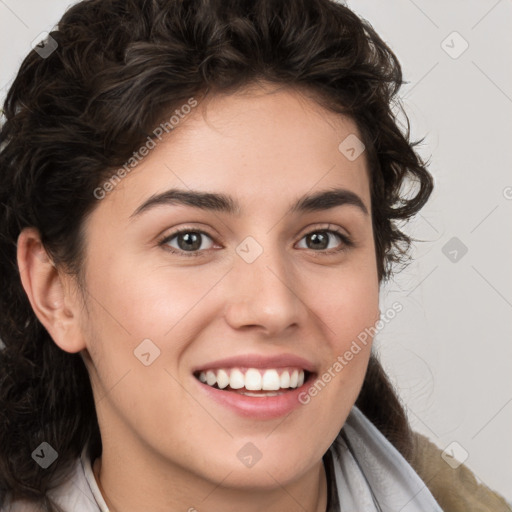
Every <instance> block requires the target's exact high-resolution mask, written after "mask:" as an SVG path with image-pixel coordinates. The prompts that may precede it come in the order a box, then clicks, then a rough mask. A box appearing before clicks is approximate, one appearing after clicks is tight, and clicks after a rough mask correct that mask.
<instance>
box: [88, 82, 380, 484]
mask: <svg viewBox="0 0 512 512" xmlns="http://www.w3.org/2000/svg"><path fill="white" fill-rule="evenodd" d="M203 106H204V104H202V103H199V105H198V106H197V107H196V108H195V109H192V111H191V112H190V113H189V114H188V115H186V116H185V117H184V118H183V119H182V120H181V121H180V124H179V125H178V126H177V128H175V130H174V131H172V132H171V133H170V135H169V136H167V137H166V138H165V139H162V141H160V142H158V144H157V145H156V147H155V148H153V149H151V150H150V151H149V154H148V155H147V156H146V157H145V158H144V159H143V160H142V161H141V162H140V163H139V164H138V165H137V167H136V168H134V169H133V170H132V171H131V172H130V173H129V174H127V176H126V177H124V179H122V181H121V182H120V183H118V184H117V186H116V187H115V188H114V189H113V190H112V191H110V193H108V194H107V195H106V197H105V198H103V199H101V200H99V201H98V205H97V207H96V208H95V210H94V211H93V213H92V214H91V215H90V217H89V218H88V219H87V221H86V224H85V233H86V258H85V262H84V271H85V274H84V275H85V288H86V291H85V292H84V299H85V301H86V308H84V309H83V311H82V313H81V315H82V316H81V317H80V325H81V333H82V335H83V343H84V345H83V346H84V348H85V349H86V350H84V351H83V352H82V355H83V356H84V358H85V360H86V363H87V366H88V369H89V372H90V375H91V379H92V383H93V389H94V393H95V400H96V406H97V411H98V419H99V423H100V428H101V431H102V438H103V449H104V455H105V454H109V453H110V454H116V455H117V457H118V460H119V461H120V464H121V463H122V462H123V461H124V462H126V463H128V461H129V460H130V459H131V460H139V461H140V460H144V461H145V462H144V463H142V466H144V464H147V467H148V468H149V467H155V465H158V466H161V467H165V468H167V469H168V470H170V469H169V468H173V469H174V470H176V471H180V472H182V473H183V472H185V473H188V474H190V475H194V476H195V477H197V478H201V479H205V480H207V481H209V482H215V483H218V482H220V481H221V480H223V479H224V478H225V481H224V485H231V486H234V487H243V486H246V487H247V486H248V485H250V486H252V487H253V488H264V487H266V488H270V487H276V486H277V485H278V484H277V483H276V482H279V485H286V484H287V483H289V482H292V481H293V480H295V479H297V478H298V477H299V476H300V475H304V474H306V473H307V472H308V471H311V470H312V469H313V468H315V467H316V468H318V464H319V463H320V462H321V458H322V456H323V455H324V453H325V452H326V451H327V450H328V448H329V446H330V444H331V443H332V442H333V440H334V439H335V437H336V436H337V434H338V432H339V430H340V428H341V427H342V425H343V423H344V422H345V419H346V417H347V416H348V414H349V412H350V409H351V407H352V405H353V404H354V402H355V400H356V398H357V395H358V393H359V390H360V388H361V385H362V382H363V378H364V374H365V371H366V367H367V363H368V358H369V355H370V348H371V339H369V340H368V341H369V342H368V343H367V344H366V345H363V344H361V343H359V347H360V350H359V351H358V352H357V354H354V352H355V351H353V354H354V355H353V357H352V358H351V359H350V360H347V358H345V357H344V354H345V353H346V352H347V351H349V350H350V348H351V346H352V347H353V346H354V345H353V342H354V340H357V336H358V335H359V334H360V333H361V332H363V331H364V330H365V328H368V327H370V326H373V325H374V323H375V321H376V320H377V319H378V316H379V304H378V295H379V285H378V278H377V265H376V258H375V247H374V241H373V232H372V223H371V204H370V191H369V178H368V169H367V164H366V160H365V154H364V152H363V153H362V154H361V155H360V156H359V157H357V158H355V157H356V156H357V153H358V152H359V149H360V148H359V147H357V145H354V144H355V143H356V142H357V141H356V139H355V137H356V136H357V134H358V131H357V128H356V125H355V124H354V123H353V122H352V121H350V120H347V119H344V118H341V117H340V116H339V115H336V114H334V113H331V112H328V111H326V110H323V109H322V108H321V107H319V106H318V105H317V104H316V103H315V102H314V101H312V100H311V99H309V98H306V97H304V96H301V95H299V94H298V93H297V92H293V91H291V90H289V89H284V88H281V89H279V90H276V91H274V92H273V93H270V94H268V91H262V90H259V92H255V91H252V92H250V93H249V91H248V90H246V91H245V92H240V93H237V94H235V95H229V96H215V97H213V98H212V99H211V101H210V102H209V104H208V110H207V117H206V118H205V117H204V116H203V111H202V110H201V109H202V107H203ZM347 137H350V138H349V139H348V140H347V141H345V139H347ZM344 141H345V142H344ZM354 141H355V142H354ZM342 143H343V144H342ZM340 144H342V146H341V150H340V149H339V147H340ZM351 148H354V151H352V150H351ZM335 189H336V190H337V189H343V190H345V191H346V192H345V193H340V194H339V195H338V196H337V198H338V199H336V200H333V198H332V196H331V198H330V199H329V198H324V200H322V199H321V198H319V199H317V200H315V201H308V200H307V197H312V196H316V195H318V194H322V193H325V192H332V191H334V190H335ZM172 190H175V191H180V192H182V193H183V194H192V193H194V194H215V195H219V196H222V201H221V200H218V199H217V200H216V199H214V198H213V196H207V197H206V198H203V199H196V200H194V201H193V202H192V203H193V204H191V203H188V204H186V203H184V202H183V201H179V200H178V199H179V197H178V199H176V197H177V196H176V194H174V196H173V194H172V193H171V191H172ZM92 193H93V191H91V194H92ZM173 197H174V199H173ZM347 197H348V198H349V199H350V198H352V200H351V201H346V200H344V198H345V199H346V198H347ZM299 201H300V202H299ZM358 201H360V202H361V204H360V205H358V204H357V202H358ZM297 203H298V206H297V207H295V206H296V205H297ZM227 205H234V211H228V210H229V209H228V208H227V207H226V206H227ZM301 205H302V206H303V207H302V208H301ZM294 207H295V208H294ZM365 210H366V211H365ZM177 230H184V231H185V233H182V234H181V235H178V236H176V235H175V233H176V231H177ZM326 230H332V231H326ZM336 231H338V232H339V233H340V234H341V236H339V235H337V234H336ZM347 238H348V239H349V240H350V243H347V242H346V239H347ZM344 240H345V241H344ZM336 251H337V252H336ZM339 357H340V358H343V361H345V363H343V364H341V363H340V359H339ZM224 360H225V361H224ZM336 362H338V365H336ZM340 366H341V369H340ZM249 368H253V369H255V370H250V371H247V370H248V369H249ZM221 369H222V370H224V372H222V371H220V372H219V370H221ZM304 369H307V370H308V373H306V378H307V379H308V380H307V381H306V382H305V383H304V384H303V385H302V386H300V388H299V389H298V390H296V391H293V390H291V389H290V388H280V389H279V390H275V389H274V390H272V388H274V387H275V386H276V383H278V385H279V386H280V385H281V384H283V386H286V385H287V380H288V379H287V377H286V376H284V377H283V373H284V371H286V370H287V371H288V372H287V373H288V374H289V375H290V378H291V381H292V384H294V379H295V378H294V377H293V373H294V370H297V377H296V378H297V379H300V372H301V371H302V370H304ZM201 370H202V371H203V372H204V373H205V376H206V377H208V380H209V382H210V383H213V382H215V378H216V377H218V378H219V380H220V383H221V385H222V386H226V382H230V384H233V387H235V388H236V387H237V385H238V386H240V385H242V386H244V387H243V388H241V389H231V390H228V389H230V387H231V386H229V388H224V389H223V390H221V389H217V388H214V387H211V386H209V385H208V383H203V382H201V380H200V371H201ZM208 370H209V371H210V372H211V373H207V371H208ZM265 370H269V371H268V372H266V371H265ZM258 375H259V376H260V377H258ZM308 375H309V378H308ZM323 375H328V376H329V375H330V379H329V378H328V377H326V378H325V379H324V382H323V385H322V386H317V388H318V389H317V391H316V393H315V392H313V393H308V389H309V388H310V387H311V385H312V384H314V381H315V379H318V378H322V376H323ZM226 379H230V380H229V381H227V380H226ZM259 379H261V380H263V381H264V382H265V383H266V387H270V388H271V390H270V391H268V390H267V391H264V392H261V391H257V388H258V381H259ZM203 380H204V377H203ZM328 380H329V382H326V381H328ZM237 382H238V384H237ZM295 384H297V382H296V381H295ZM298 384H300V380H299V382H298ZM216 387H218V384H217V386H216ZM246 387H247V388H253V390H252V391H250V392H251V393H252V394H253V395H256V396H247V395H242V394H241V393H240V392H241V391H243V392H249V391H247V389H246ZM276 393H282V394H280V395H279V394H278V395H275V394H276ZM272 394H274V395H275V396H272Z"/></svg>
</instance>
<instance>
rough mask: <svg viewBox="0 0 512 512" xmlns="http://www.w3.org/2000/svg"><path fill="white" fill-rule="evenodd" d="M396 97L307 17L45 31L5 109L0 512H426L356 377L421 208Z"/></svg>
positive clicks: (397, 420)
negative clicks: (405, 225)
mask: <svg viewBox="0 0 512 512" xmlns="http://www.w3.org/2000/svg"><path fill="white" fill-rule="evenodd" d="M401 83H402V76H401V70H400V65H399V63H398V61H397V60H396V57H395V56H394V55H393V53H392V52H391V51H390V49H389V48H388V47H387V46H386V44H385V43H384V42H383V41H382V40H381V39H380V38H379V36H378V35H377V34H376V33H375V32H374V31H373V29H372V28H371V26H370V25H369V24H367V23H366V22H363V21H361V20H360V19H359V18H358V17H357V16H355V15H354V14H353V13H352V12H351V11H350V10H349V9H347V8H346V7H344V6H342V5H340V4H337V3H334V2H331V1H329V0H297V1H294V2H275V1H272V2H271V1H269V0H261V1H250V2H249V1H241V0H238V1H234V0H233V1H222V2H221V1H213V0H212V1H206V0H205V1H201V2H200V1H188V2H185V1H178V0H174V1H170V0H166V1H163V0H160V1H158V0H153V1H147V0H145V1H143V0H89V1H83V2H80V3H78V4H76V5H74V6H73V7H72V8H71V9H69V10H68V11H67V13H66V14H65V15H64V17H63V18H62V20H61V21H60V23H59V27H58V30H57V31H55V32H52V33H51V35H50V37H49V39H48V40H47V41H46V44H45V45H42V46H40V47H38V48H36V49H35V50H34V51H33V52H31V54H30V55H28V57H27V58H26V60H25V61H24V62H23V64H22V66H21V69H20V71H19V74H18V76H17V78H16V80H15V81H14V83H13V85H12V87H11V89H10V91H9V93H8V96H7V100H6V102H5V108H4V111H5V117H6V120H5V123H4V125H3V128H2V132H1V154H0V169H1V185H0V188H1V203H2V210H1V212H2V213H1V219H2V220H1V230H2V231H1V233H2V236H1V250H0V254H1V258H2V260H1V265H0V266H1V268H2V271H3V277H2V279H3V286H2V291H1V307H2V315H1V330H0V337H1V338H2V340H3V342H4V344H5V348H4V349H3V350H2V351H1V352H0V354H1V356H0V357H1V359H0V362H1V366H2V377H1V387H0V400H1V403H2V411H4V413H3V422H2V426H1V431H0V440H1V442H0V446H1V448H0V450H1V452H0V468H1V469H0V486H1V487H0V488H1V490H2V494H3V496H2V498H3V505H2V506H3V509H2V510H4V509H5V510H41V509H44V510H52V511H53V510H65V511H67V510H80V511H81V510H90V511H94V512H97V511H103V512H104V511H107V510H109V511H110V512H117V511H123V512H130V511H136V510H137V511H138V510H152V511H164V510H165V511H169V510H172V511H175V510H176V511H178V510H183V511H185V510H188V511H190V512H191V511H196V510H197V511H205V510H208V511H229V510H240V509H243V510H245V511H249V512H251V511H257V510H266V511H271V512H272V511H283V510H284V511H290V512H292V511H299V510H308V511H315V512H317V511H318V512H319V511H322V512H323V511H329V512H331V511H346V510H347V511H348V510H354V511H355V510H358V511H362V510H364V511H373V510H376V511H377V510H382V511H388V510H389V511H391V510H393V511H396V510H402V511H404V512H405V511H409V512H411V511H420V510H422V511H424V510H431V511H436V510H439V511H440V510H443V508H444V506H445V505H444V503H446V504H448V503H450V502H448V501H446V500H447V498H446V497H443V493H445V491H446V489H445V488H441V490H437V488H435V487H434V486H433V485H431V484H430V483H429V482H431V481H434V480H435V477H436V476H437V475H438V474H439V473H440V472H441V470H444V469H445V466H447V465H446V464H445V463H444V462H443V461H442V459H441V458H440V456H439V453H440V452H439V450H438V449H437V448H436V447H433V446H430V447H429V444H428V441H427V440H426V439H425V438H422V437H420V436H418V435H416V434H414V433H413V432H412V431H411V430H410V428H409V426H408V423H407V418H406V414H405V412H404V410H403V408H402V406H401V404H400V402H399V400H398V399H397V397H396V395H395V393H394V391H393V388H392V386H391V385H390V383H389V382H388V380H387V378H386V375H385V373H384V372H383V370H382V368H381V366H380V364H379V362H378V360H377V359H376V357H375V355H373V354H372V352H371V348H372V341H373V337H374V335H375V332H376V328H375V326H378V322H379V320H380V321H382V318H386V317H389V315H391V311H389V312H381V311H380V310H379V302H378V297H379V287H380V285H381V284H382V283H384V282H385V281H386V280H387V279H389V278H390V276H391V275H392V265H393V264H397V263H400V262H401V261H405V259H406V257H407V248H408V245H409V243H410V239H409V238H408V237H407V236H406V235H405V234H404V233H402V232H401V231H400V230H399V229H398V227H397V226H396V225H395V221H397V220H398V221H400V220H406V219H408V218H410V217H411V216H413V215H414V214H415V213H417V212H418V211H419V210H420V209H421V207H422V206H423V205H424V204H425V202H426V201H427V200H428V197H429V195H430V193H431V191H432V188H433V180H432V177H431V176H430V174H429V173H428V171H427V170H426V168H425V165H424V163H423V162H422V161H421V159H420V158H419V156H418V155H417V154H416V152H415V151H414V144H413V143H410V142H409V140H408V135H404V134H402V133H401V131H400V130H399V128H398V127H397V124H396V123H395V117H394V115H393V113H392V111H391V104H392V102H393V100H394V98H395V96H396V93H397V91H398V89H399V87H400V85H401ZM409 179H413V180H415V181H416V182H417V183H418V184H419V188H418V190H417V192H416V195H414V196H413V197H407V198H406V197H404V196H403V195H402V194H403V190H402V186H403V184H404V183H405V182H406V180H409ZM399 308H400V305H399V304H398V305H397V308H396V309H395V310H394V314H397V312H399ZM425 450H430V453H432V450H434V452H436V460H438V466H435V469H434V471H433V472H432V466H428V467H427V466H426V465H423V466H422V463H424V462H425V461H426V460H428V456H427V457H426V456H425V454H426V453H427V452H426V451H425ZM414 468H418V471H419V473H416V472H415V471H414ZM449 469H450V471H452V473H450V475H455V474H460V473H459V472H457V473H455V472H453V471H454V470H451V468H449ZM462 469H464V470H465V468H463V467H462ZM428 472H430V473H429V474H427V473H428ZM422 478H423V479H424V480H422ZM429 487H430V490H429ZM452 490H453V489H449V491H452ZM431 491H432V492H431ZM434 491H436V492H434ZM467 492H468V486H467V485H466V486H465V487H461V488H460V489H459V490H456V496H458V495H459V494H460V495H461V496H464V497H466V495H467ZM486 492H487V490H486ZM489 492H490V491H489ZM433 493H434V494H433ZM452 494H453V493H452ZM473 496H474V497H475V500H477V498H476V492H474V493H473ZM436 498H437V500H436ZM488 499H489V500H490V499H495V500H496V501H495V503H498V502H500V500H501V498H499V497H498V496H496V495H493V496H492V497H491V498H488ZM478 500H479V501H478V503H477V501H475V502H474V504H475V506H474V507H473V508H472V510H476V509H477V508H476V506H480V505H482V506H487V505H485V503H487V504H489V503H491V502H490V501H485V500H483V499H482V500H480V499H479V498H478ZM500 503H501V502H500ZM500 503H498V506H503V505H504V502H503V503H501V505H500ZM465 505H467V503H466V504H465ZM446 506H450V507H452V508H451V509H448V508H445V510H455V509H456V508H455V507H457V506H458V505H457V504H456V505H452V504H450V505H446ZM461 506H462V505H461ZM37 507H39V508H37ZM41 507H42V508H41ZM460 510H467V507H466V508H465V509H463V508H460ZM482 510H484V509H482ZM493 510H499V509H498V508H494V509H493ZM503 510H506V509H505V508H503Z"/></svg>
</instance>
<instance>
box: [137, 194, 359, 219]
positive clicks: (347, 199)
mask: <svg viewBox="0 0 512 512" xmlns="http://www.w3.org/2000/svg"><path fill="white" fill-rule="evenodd" d="M164 205H166V206H172V205H184V206H191V207H193V208H198V209H200V210H207V211H216V212H221V213H227V214H229V215H235V216H239V215H240V214H241V211H242V209H241V206H240V204H239V203H238V202H237V201H236V199H234V198H233V197H231V196H228V195H226V194H221V193H212V192H200V191H197V190H182V189H177V188H173V189H170V190H167V191H165V192H162V193H160V194H154V195H152V196H151V197H150V198H148V199H147V200H146V201H145V202H144V203H142V204H141V205H140V206H139V207H138V208H137V209H136V210H135V211H134V212H133V213H132V214H131V215H130V219H131V218H133V217H137V216H139V215H141V214H142V213H143V212H147V211H148V210H150V209H152V208H155V207H157V206H164ZM345 205H350V206H355V207H356V208H358V209H359V210H360V211H361V212H363V213H364V214H365V215H368V209H367V208H366V206H365V204H364V202H363V200H362V199H361V198H360V197H359V196H358V195H357V194H355V193H354V192H352V191H350V190H346V189H342V188H335V189H330V190H322V191H320V192H316V193H314V194H311V195H304V196H302V197H300V198H299V199H298V200H297V201H296V202H295V203H294V204H293V205H292V206H291V207H290V208H289V209H288V212H287V214H293V213H306V212H318V211H324V210H330V209H331V208H335V207H337V206H345Z"/></svg>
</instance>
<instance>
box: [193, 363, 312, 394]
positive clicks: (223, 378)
mask: <svg viewBox="0 0 512 512" xmlns="http://www.w3.org/2000/svg"><path fill="white" fill-rule="evenodd" d="M228 371H229V373H228ZM199 380H200V381H201V382H204V383H205V384H208V385H209V386H215V384H217V386H218V387H219V388H220V389H224V388H226V387H227V386H230V387H231V388H232V389H241V388H245V389H248V390H251V391H259V390H264V391H273V390H277V389H281V388H284V389H286V388H297V387H299V386H302V384H304V370H300V369H293V370H283V371H282V373H281V375H279V373H278V370H276V369H269V370H257V369H256V368H248V369H246V370H242V369H238V368H232V369H231V370H224V369H218V370H207V371H205V372H201V373H200V374H199Z"/></svg>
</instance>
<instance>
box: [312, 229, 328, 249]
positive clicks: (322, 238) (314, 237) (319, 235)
mask: <svg viewBox="0 0 512 512" xmlns="http://www.w3.org/2000/svg"><path fill="white" fill-rule="evenodd" d="M310 240H311V241H312V242H313V243H314V247H316V248H318V247H319V245H320V246H321V248H322V249H325V247H327V245H326V244H325V242H328V239H327V236H326V234H325V233H323V232H321V231H320V232H318V233H314V234H312V235H310ZM318 241H319V242H320V244H318V243H316V245H315V242H318ZM322 242H323V243H322Z"/></svg>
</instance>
